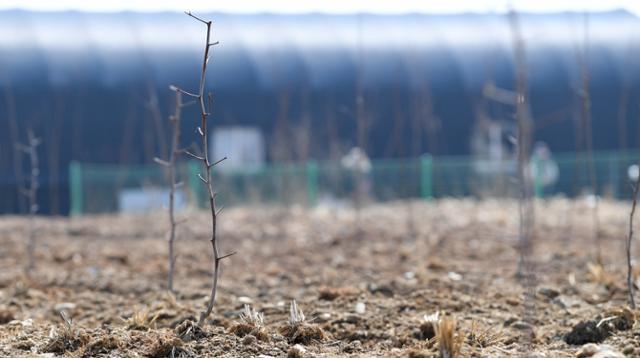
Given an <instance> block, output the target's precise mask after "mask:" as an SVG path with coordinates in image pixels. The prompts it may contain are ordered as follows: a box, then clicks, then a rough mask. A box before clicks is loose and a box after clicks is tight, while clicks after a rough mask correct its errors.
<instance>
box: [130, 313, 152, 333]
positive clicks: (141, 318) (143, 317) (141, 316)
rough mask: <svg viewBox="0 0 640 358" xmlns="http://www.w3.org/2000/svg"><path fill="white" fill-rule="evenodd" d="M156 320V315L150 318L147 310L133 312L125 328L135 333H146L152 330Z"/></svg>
mask: <svg viewBox="0 0 640 358" xmlns="http://www.w3.org/2000/svg"><path fill="white" fill-rule="evenodd" d="M157 318H158V316H157V315H156V316H154V317H151V316H150V315H149V311H147V310H140V311H135V312H133V314H132V315H131V318H129V319H128V320H127V328H128V329H132V330H136V331H148V330H149V329H151V328H152V326H153V325H154V323H155V321H156V319H157Z"/></svg>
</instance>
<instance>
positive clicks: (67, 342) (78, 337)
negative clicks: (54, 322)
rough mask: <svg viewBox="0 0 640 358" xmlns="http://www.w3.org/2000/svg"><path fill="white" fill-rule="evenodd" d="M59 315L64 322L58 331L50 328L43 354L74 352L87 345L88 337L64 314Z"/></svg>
mask: <svg viewBox="0 0 640 358" xmlns="http://www.w3.org/2000/svg"><path fill="white" fill-rule="evenodd" d="M60 315H61V316H62V319H63V320H64V321H65V322H64V324H63V325H62V327H60V328H59V329H56V328H55V327H52V328H51V332H50V333H49V340H48V342H47V343H46V344H45V346H44V347H43V348H42V351H43V352H45V353H56V354H63V353H65V352H75V351H76V350H78V348H80V347H82V346H84V345H86V344H87V343H89V340H90V337H89V335H88V334H86V333H85V332H84V330H82V329H78V328H77V327H76V326H75V324H74V323H73V322H72V321H71V319H69V318H67V316H66V315H65V314H64V313H61V314H60Z"/></svg>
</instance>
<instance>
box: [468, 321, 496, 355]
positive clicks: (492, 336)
mask: <svg viewBox="0 0 640 358" xmlns="http://www.w3.org/2000/svg"><path fill="white" fill-rule="evenodd" d="M503 339H504V333H503V332H502V331H495V330H494V329H492V328H491V327H487V328H480V327H478V323H477V322H476V321H473V322H472V323H471V330H470V332H469V334H468V335H467V341H468V343H469V345H471V346H475V347H481V348H487V347H490V346H493V345H495V344H498V343H500V342H501V341H502V340H503Z"/></svg>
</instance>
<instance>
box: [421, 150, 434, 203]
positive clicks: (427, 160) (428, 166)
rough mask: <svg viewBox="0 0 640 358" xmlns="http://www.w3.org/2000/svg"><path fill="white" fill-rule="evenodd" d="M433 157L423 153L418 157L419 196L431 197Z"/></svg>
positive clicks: (428, 198)
mask: <svg viewBox="0 0 640 358" xmlns="http://www.w3.org/2000/svg"><path fill="white" fill-rule="evenodd" d="M432 172H433V157H431V155H430V154H424V155H422V156H421V157H420V196H421V197H422V198H423V199H427V200H430V199H433V173H432Z"/></svg>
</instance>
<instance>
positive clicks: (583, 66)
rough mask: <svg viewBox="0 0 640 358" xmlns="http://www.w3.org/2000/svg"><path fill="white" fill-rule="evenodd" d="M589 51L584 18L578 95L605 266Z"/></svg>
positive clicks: (598, 254)
mask: <svg viewBox="0 0 640 358" xmlns="http://www.w3.org/2000/svg"><path fill="white" fill-rule="evenodd" d="M588 49H589V17H588V15H585V17H584V43H583V49H582V53H581V54H580V56H579V57H578V62H579V64H580V77H581V80H582V85H581V89H580V91H579V93H578V95H579V97H580V100H581V102H582V108H581V122H582V127H583V131H582V132H583V135H584V143H585V151H586V159H587V170H588V173H589V182H590V186H591V195H593V207H592V210H591V215H592V221H593V236H594V243H595V249H596V254H595V256H596V263H597V264H598V265H601V266H602V265H603V261H602V242H601V241H602V239H601V237H600V219H599V215H598V207H599V203H598V183H597V177H596V170H595V166H594V160H593V123H592V119H591V97H590V96H589V68H588V62H587V61H588V59H587V57H588V56H589V53H588Z"/></svg>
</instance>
